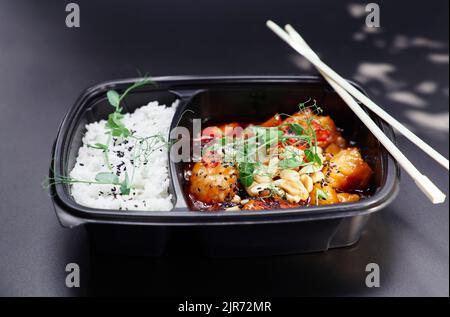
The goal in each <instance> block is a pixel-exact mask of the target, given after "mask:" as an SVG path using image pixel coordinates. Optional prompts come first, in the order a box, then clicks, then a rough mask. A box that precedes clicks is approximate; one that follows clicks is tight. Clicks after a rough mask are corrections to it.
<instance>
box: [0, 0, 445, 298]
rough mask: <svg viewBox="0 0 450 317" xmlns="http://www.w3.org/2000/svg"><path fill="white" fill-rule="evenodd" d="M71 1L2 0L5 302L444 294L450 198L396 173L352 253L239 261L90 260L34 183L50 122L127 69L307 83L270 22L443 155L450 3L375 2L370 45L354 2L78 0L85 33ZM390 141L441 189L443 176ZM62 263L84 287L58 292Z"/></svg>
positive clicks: (129, 72)
mask: <svg viewBox="0 0 450 317" xmlns="http://www.w3.org/2000/svg"><path fill="white" fill-rule="evenodd" d="M68 2H69V1H8V0H6V1H5V0H0V137H1V142H0V295H8V296H11V295H12V296H17V295H37V296H41V295H43V296H54V295H63V296H65V295H112V294H122V295H181V296H183V295H185V296H188V295H225V296H226V295H232V296H239V295H242V296H245V295H247V296H251V295H253V296H258V295H259V296H264V295H267V296H269V295H282V296H283V295H286V296H295V295H328V296H351V295H356V296H372V295H375V296H392V295H395V296H415V295H424V296H448V295H449V226H448V224H449V221H448V220H449V216H448V202H447V203H446V204H444V205H441V206H433V205H432V204H431V203H430V202H429V201H428V200H427V199H426V198H425V196H423V195H422V193H421V192H420V191H419V190H418V189H417V188H416V187H415V185H414V184H413V182H412V181H411V179H410V178H409V176H407V175H405V174H403V176H402V183H401V191H400V194H399V196H398V198H397V199H396V200H395V201H394V202H393V203H392V204H391V205H390V206H389V207H388V208H387V209H385V210H383V211H381V212H379V213H376V214H375V215H374V216H373V217H372V218H371V219H370V221H369V225H368V227H367V230H366V231H365V233H364V235H363V237H362V239H361V241H360V242H359V243H358V244H357V245H356V246H354V247H352V248H346V249H340V250H332V251H329V252H324V253H318V254H308V255H294V256H277V257H263V258H241V259H202V258H194V257H175V258H157V259H144V258H125V257H114V256H100V255H98V254H91V252H90V251H89V245H88V243H87V237H86V233H85V231H84V229H83V228H76V229H72V230H69V229H63V228H62V227H61V226H60V225H59V223H58V221H57V219H56V217H55V214H54V211H53V208H52V204H51V200H50V198H49V196H48V193H46V192H45V191H44V190H43V189H42V188H41V186H40V183H41V181H42V180H43V178H44V176H45V175H46V172H47V169H48V166H49V161H50V151H51V146H52V142H53V140H54V138H55V136H56V132H57V129H58V125H59V123H60V121H61V120H62V118H63V116H64V113H65V112H66V111H67V109H68V108H69V107H70V106H71V105H72V104H73V102H74V101H75V99H76V98H77V96H78V95H79V93H80V92H81V91H82V90H83V89H84V88H86V87H88V86H90V85H93V84H96V83H98V82H101V81H105V80H110V79H117V78H125V77H135V76H136V74H137V72H136V69H139V70H141V71H142V72H149V73H150V74H151V75H153V76H159V75H183V74H193V75H201V74H212V75H214V74H220V75H221V74H230V75H242V74H264V75H277V74H310V73H315V70H314V69H312V68H311V67H310V66H309V65H308V64H307V63H305V61H304V60H303V59H302V58H300V57H297V56H296V55H295V54H294V53H293V51H292V50H291V49H290V48H289V47H288V46H287V45H285V44H283V43H282V42H281V41H280V40H279V39H277V38H276V37H275V36H274V35H273V34H272V33H271V32H269V31H268V30H267V29H266V27H265V25H264V23H265V20H266V19H267V18H271V19H273V20H275V21H277V22H279V23H288V22H289V23H291V24H293V25H294V26H295V27H297V28H298V29H300V30H301V32H302V34H303V35H304V37H305V38H306V39H307V41H308V42H309V43H310V45H311V46H312V47H313V48H315V49H316V50H317V51H318V52H319V53H320V54H321V55H322V57H323V59H324V60H325V61H326V62H327V63H328V64H330V65H331V66H332V67H334V68H335V69H336V70H337V71H338V72H339V73H341V74H342V75H343V76H345V77H348V78H351V79H356V80H357V81H360V82H362V85H363V87H364V88H366V89H367V91H368V92H369V94H371V95H372V96H373V98H374V99H375V101H376V102H378V103H379V104H381V105H383V106H384V107H385V108H386V109H387V110H388V111H389V112H390V113H391V114H393V115H394V116H395V117H397V118H398V119H400V120H401V121H402V122H404V123H406V124H407V125H408V126H409V127H411V129H413V130H414V131H415V132H416V133H417V134H418V135H419V136H420V137H422V138H424V139H425V140H426V141H427V142H429V143H430V144H431V145H432V146H434V147H435V148H436V149H438V150H439V151H440V152H441V153H443V154H444V155H445V156H447V157H448V148H449V141H448V109H449V108H448V105H449V90H448V76H449V68H448V21H449V19H448V18H449V17H448V1H446V0H442V1H437V0H432V1H417V2H416V1H377V3H378V4H379V5H380V8H381V26H382V28H381V30H378V32H375V33H373V32H370V30H365V29H364V28H363V26H364V19H365V16H361V15H360V14H358V6H354V5H353V6H352V5H351V4H352V3H358V2H357V1H352V2H347V1H317V0H316V1H299V0H297V1H257V0H252V1H248V0H247V1H237V0H227V1H210V0H209V1H207V0H197V1H183V0H179V1H138V0H134V1H84V0H83V1H81V0H78V1H76V2H77V3H78V4H79V5H80V8H81V28H79V29H69V28H67V27H66V26H65V22H64V21H65V16H66V12H65V6H66V4H67V3H68ZM360 3H363V2H360ZM351 8H353V10H351ZM359 11H360V9H359ZM351 12H353V15H352V14H351ZM362 63H366V64H362ZM370 67H374V69H375V70H376V71H373V70H370ZM367 68H369V71H367ZM383 69H385V70H386V71H387V73H384V75H383V74H381V75H380V74H379V73H377V71H379V70H383ZM361 70H362V71H361ZM374 74H378V75H379V76H374ZM423 82H426V83H425V84H423ZM427 87H428V89H426V88H427ZM399 144H400V147H401V149H402V150H404V152H405V153H406V155H407V156H409V157H410V158H411V159H412V161H413V162H414V163H415V164H416V165H417V167H418V168H419V169H420V170H421V171H423V172H424V173H425V174H426V175H428V176H429V177H430V178H431V179H432V180H433V181H435V183H436V184H437V185H438V186H439V187H440V188H441V189H442V190H443V191H444V192H446V193H448V172H447V171H445V170H444V169H443V168H441V167H440V166H438V165H437V164H436V163H434V162H433V161H432V160H430V159H428V157H427V156H426V155H425V154H423V153H422V152H421V151H418V150H417V149H416V148H415V147H414V146H412V145H411V144H410V143H409V142H407V141H405V140H404V138H402V137H400V138H399ZM70 262H76V263H78V264H79V265H80V267H81V276H82V283H81V288H80V289H68V288H66V287H65V274H66V273H65V271H64V269H65V265H66V264H67V263H70ZM370 262H375V263H378V264H379V265H380V268H381V287H380V288H378V289H368V288H366V287H365V284H364V280H365V276H366V273H365V272H364V270H365V266H366V264H367V263H370Z"/></svg>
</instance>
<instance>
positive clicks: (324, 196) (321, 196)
mask: <svg viewBox="0 0 450 317" xmlns="http://www.w3.org/2000/svg"><path fill="white" fill-rule="evenodd" d="M319 199H321V200H327V199H328V194H327V193H326V192H324V191H323V190H321V189H319V188H316V205H319Z"/></svg>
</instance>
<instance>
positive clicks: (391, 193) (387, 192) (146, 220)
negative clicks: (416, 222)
mask: <svg viewBox="0 0 450 317" xmlns="http://www.w3.org/2000/svg"><path fill="white" fill-rule="evenodd" d="M137 79H138V78H129V79H120V80H112V81H106V82H102V83H99V84H97V85H94V86H92V87H89V88H87V89H85V90H84V92H82V93H81V95H80V96H79V97H78V99H77V100H76V102H75V104H74V105H73V106H72V107H71V108H70V109H69V110H68V112H67V113H66V115H65V117H64V119H63V121H62V122H61V124H60V126H59V129H58V134H57V137H56V140H55V144H54V147H53V150H52V162H51V168H50V176H52V175H53V171H56V172H61V171H62V167H63V164H64V162H63V161H62V153H63V151H64V147H65V144H66V142H65V141H66V140H67V138H68V132H67V131H70V130H71V128H72V127H73V126H74V125H76V122H77V120H75V119H76V118H77V117H78V116H79V115H80V114H81V113H82V111H83V109H84V108H85V106H86V101H87V100H90V99H91V98H93V97H94V96H99V95H100V94H102V93H104V92H105V91H106V90H108V89H110V88H112V87H116V86H118V85H124V84H129V83H130V82H133V81H136V80H137ZM152 80H154V81H155V82H157V83H158V85H157V86H156V88H153V89H152V90H155V91H161V90H163V91H168V92H172V91H176V89H177V88H180V87H182V86H186V85H193V84H194V85H201V84H258V83H260V84H270V83H280V84H282V83H294V84H295V83H296V84H302V83H304V84H306V83H315V84H323V85H324V86H326V87H329V88H330V89H331V90H332V88H331V87H330V86H329V85H328V83H327V82H326V81H325V80H324V79H323V78H321V77H319V76H292V75H289V76H283V75H277V76H260V75H257V76H252V75H242V76H191V75H186V76H162V77H153V78H152ZM349 82H350V83H351V84H352V85H354V86H355V87H356V88H358V89H359V90H361V91H362V92H363V93H365V94H366V95H367V93H366V92H365V91H364V90H363V89H362V88H361V87H360V85H358V84H356V83H354V82H353V81H349ZM376 122H377V123H378V125H379V126H380V127H381V129H382V130H383V132H384V133H386V134H387V135H388V136H389V137H390V138H391V139H393V140H394V141H395V135H394V132H393V130H392V128H391V127H390V126H388V125H387V124H386V123H384V122H383V121H381V120H378V119H377V120H376ZM380 147H381V150H382V151H383V153H382V158H383V160H382V170H383V178H384V184H383V186H381V187H380V188H378V189H377V191H376V193H375V194H374V195H372V196H370V197H368V198H365V199H364V200H362V201H359V202H354V203H346V204H336V205H329V206H311V207H307V208H306V207H305V208H293V209H275V210H265V211H239V212H230V211H216V212H204V211H191V210H183V211H181V210H177V209H173V210H171V211H127V212H126V213H124V212H123V211H118V210H107V209H96V208H90V207H85V206H82V205H80V204H78V203H76V202H75V200H74V199H73V198H72V197H69V195H68V193H67V191H66V190H64V188H63V187H64V186H63V185H61V184H55V185H52V186H51V187H50V193H51V196H52V201H53V204H54V207H55V210H56V213H57V216H58V218H59V220H60V222H61V223H62V225H63V226H68V227H73V226H76V225H80V224H83V223H109V224H134V225H174V226H180V225H181V226H183V225H184V226H186V225H229V224H241V225H245V224H256V223H259V224H263V223H281V222H299V221H316V220H323V219H335V218H345V217H353V216H357V215H365V214H369V213H372V212H375V211H378V210H380V209H382V208H384V207H385V206H386V205H388V204H389V203H390V202H391V201H392V200H393V199H394V198H395V196H396V195H397V193H398V190H399V168H398V165H397V163H396V162H395V161H394V159H393V158H392V157H391V156H390V155H389V154H388V153H387V151H386V150H385V149H384V148H382V146H381V145H380ZM171 177H172V175H171ZM177 199H180V197H177ZM181 199H182V198H181Z"/></svg>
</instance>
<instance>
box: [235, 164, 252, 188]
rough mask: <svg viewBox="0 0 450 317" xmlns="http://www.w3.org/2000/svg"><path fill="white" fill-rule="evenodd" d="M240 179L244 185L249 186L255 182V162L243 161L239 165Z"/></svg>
mask: <svg viewBox="0 0 450 317" xmlns="http://www.w3.org/2000/svg"><path fill="white" fill-rule="evenodd" d="M238 169H239V181H240V182H241V183H242V185H243V186H245V187H249V186H250V185H251V184H252V183H253V172H254V171H255V163H249V162H243V163H240V164H239V165H238Z"/></svg>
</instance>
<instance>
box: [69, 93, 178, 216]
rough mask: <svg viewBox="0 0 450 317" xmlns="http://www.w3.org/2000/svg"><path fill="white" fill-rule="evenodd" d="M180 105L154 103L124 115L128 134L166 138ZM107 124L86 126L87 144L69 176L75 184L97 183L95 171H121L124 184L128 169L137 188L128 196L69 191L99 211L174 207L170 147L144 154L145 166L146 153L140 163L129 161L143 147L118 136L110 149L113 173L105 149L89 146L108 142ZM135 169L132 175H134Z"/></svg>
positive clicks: (86, 188)
mask: <svg viewBox="0 0 450 317" xmlns="http://www.w3.org/2000/svg"><path fill="white" fill-rule="evenodd" d="M176 105H177V102H175V103H174V104H173V105H172V107H166V106H165V105H158V102H156V101H154V102H150V103H149V104H148V105H146V106H143V107H141V108H138V109H136V111H135V112H134V113H132V114H125V117H124V118H123V123H124V124H125V126H126V127H127V128H128V129H129V130H130V131H135V132H133V135H134V136H139V137H148V136H152V135H155V134H158V133H160V134H162V135H163V136H164V137H165V138H166V140H167V138H168V135H169V128H170V123H171V121H172V117H173V115H174V112H175V109H176ZM105 124H106V121H105V120H101V121H99V122H94V123H91V124H88V125H86V130H87V131H86V134H85V136H84V137H83V145H82V147H81V148H80V150H79V152H78V157H77V160H76V163H75V166H74V168H73V170H72V171H71V172H70V177H72V178H74V179H76V180H83V181H95V176H96V174H97V173H99V172H111V171H112V172H113V173H117V174H118V175H119V179H120V180H121V181H122V180H123V179H124V178H125V171H127V173H128V177H129V179H130V180H131V179H132V185H133V187H132V189H131V191H130V194H129V195H121V194H120V188H119V186H114V185H105V184H85V183H74V184H73V185H72V188H71V189H72V196H73V197H74V199H75V201H76V202H77V203H79V204H80V205H84V206H87V207H92V208H100V209H115V210H149V211H150V210H160V211H163V210H170V209H172V208H173V206H172V201H171V199H172V197H171V195H170V194H169V192H168V188H169V172H168V159H167V156H168V154H167V151H168V147H167V146H162V147H161V148H159V149H158V150H156V151H154V152H152V153H151V154H150V155H149V156H146V157H145V158H146V159H147V160H146V161H147V163H146V164H144V156H142V155H141V156H139V157H140V158H141V160H139V159H138V160H137V161H138V162H130V160H131V161H133V157H136V153H135V152H134V150H135V149H139V145H138V144H137V142H138V141H137V140H136V139H134V138H130V137H128V138H126V139H124V138H115V139H116V140H115V141H114V139H112V141H111V143H110V146H109V149H110V151H109V162H110V164H111V165H112V170H109V169H108V167H107V165H106V164H105V157H104V154H103V151H102V150H99V149H94V148H91V147H89V146H88V144H89V145H95V144H96V143H101V144H106V142H107V139H108V135H107V134H106V132H107V131H108V130H107V129H106V128H105ZM159 145H162V143H159ZM139 161H140V163H139ZM133 163H134V164H135V167H133ZM133 169H134V176H132V175H133Z"/></svg>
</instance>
